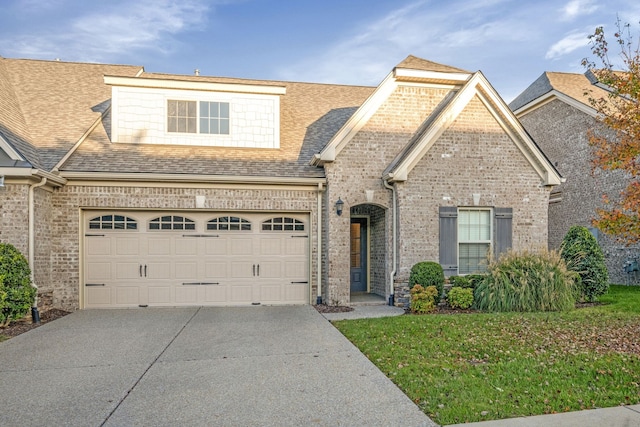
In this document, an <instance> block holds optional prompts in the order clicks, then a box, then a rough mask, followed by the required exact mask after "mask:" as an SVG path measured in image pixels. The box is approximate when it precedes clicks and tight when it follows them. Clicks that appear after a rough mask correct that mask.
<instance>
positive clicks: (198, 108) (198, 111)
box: [165, 98, 231, 137]
mask: <svg viewBox="0 0 640 427" xmlns="http://www.w3.org/2000/svg"><path fill="white" fill-rule="evenodd" d="M171 102H186V103H189V102H194V103H195V104H196V116H195V122H196V128H195V131H194V132H189V131H186V132H180V131H178V130H176V131H172V130H169V103H171ZM203 102H206V103H207V104H209V106H210V104H211V103H217V104H218V109H220V106H221V105H222V104H226V105H227V111H228V113H229V114H228V117H220V113H219V111H220V110H218V117H213V118H217V119H218V125H219V124H220V121H221V120H225V119H226V121H227V133H221V132H219V131H218V132H217V133H214V132H202V131H201V126H200V121H201V120H202V119H207V120H211V119H212V117H211V115H208V116H207V117H203V115H202V111H201V107H202V103H203ZM166 108H167V109H166V112H165V132H166V133H167V134H170V135H176V134H178V135H203V136H206V135H215V136H219V137H226V136H229V135H230V134H231V102H229V101H217V100H204V99H200V100H197V99H178V98H167V99H166ZM185 117H186V119H187V123H188V119H189V118H190V117H189V116H185ZM176 119H180V117H179V116H177V117H176ZM176 126H178V125H177V124H176ZM218 130H220V126H219V127H218Z"/></svg>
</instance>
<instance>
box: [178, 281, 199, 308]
mask: <svg viewBox="0 0 640 427" xmlns="http://www.w3.org/2000/svg"><path fill="white" fill-rule="evenodd" d="M198 288H199V286H191V285H179V286H177V287H176V303H177V304H195V303H197V302H198Z"/></svg>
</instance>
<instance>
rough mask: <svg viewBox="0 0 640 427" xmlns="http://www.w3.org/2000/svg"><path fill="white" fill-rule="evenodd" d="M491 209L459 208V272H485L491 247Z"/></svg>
mask: <svg viewBox="0 0 640 427" xmlns="http://www.w3.org/2000/svg"><path fill="white" fill-rule="evenodd" d="M491 222H492V221H491V210H490V209H472V208H459V209H458V273H459V274H470V273H478V272H483V271H485V270H486V268H487V256H488V255H489V250H490V249H491V243H492V239H491V237H492V235H493V233H492V230H491Z"/></svg>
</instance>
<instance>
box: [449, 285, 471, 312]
mask: <svg viewBox="0 0 640 427" xmlns="http://www.w3.org/2000/svg"><path fill="white" fill-rule="evenodd" d="M447 301H449V305H450V306H451V308H460V309H462V310H466V309H467V308H469V307H471V306H472V305H473V289H471V288H461V287H453V288H451V289H450V290H449V293H448V294H447Z"/></svg>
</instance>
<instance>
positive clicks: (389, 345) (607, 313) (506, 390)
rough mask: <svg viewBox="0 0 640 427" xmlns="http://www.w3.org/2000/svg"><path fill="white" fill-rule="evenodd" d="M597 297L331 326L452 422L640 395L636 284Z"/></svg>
mask: <svg viewBox="0 0 640 427" xmlns="http://www.w3.org/2000/svg"><path fill="white" fill-rule="evenodd" d="M600 301H601V302H603V303H604V304H603V305H599V306H594V307H587V308H580V309H578V310H574V311H571V312H567V313H548V312H547V313H527V314H525V313H499V314H485V313H476V314H441V315H437V314H432V315H422V316H418V315H406V316H399V317H391V318H382V319H363V320H350V321H348V320H347V321H340V322H335V323H334V324H335V326H336V327H337V328H338V329H339V330H340V331H341V332H342V333H343V334H344V335H345V336H346V337H347V338H348V339H349V340H351V341H352V342H353V343H354V344H355V345H356V346H357V347H358V348H360V350H361V351H362V352H363V353H364V354H365V355H366V356H367V357H368V358H369V359H370V360H371V361H372V362H373V363H375V364H376V365H377V366H378V368H380V370H382V372H384V373H385V374H386V375H387V376H388V377H389V378H391V380H393V381H394V382H395V383H396V384H397V385H398V387H400V388H401V389H402V390H403V391H404V392H405V393H406V394H407V396H409V397H410V398H411V399H412V400H413V401H414V402H415V403H416V404H417V405H418V406H419V407H420V408H421V409H422V410H423V411H424V412H425V413H426V414H427V415H429V417H431V418H432V419H433V420H434V421H435V422H437V423H439V424H445V425H446V424H454V423H461V422H466V421H482V420H491V419H500V418H511V417H516V416H526V415H540V414H548V413H554V412H564V411H575V410H581V409H590V408H596V407H607V406H616V405H626V404H637V403H640V287H626V286H611V288H610V291H609V293H608V294H607V295H605V296H602V297H601V298H600Z"/></svg>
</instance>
